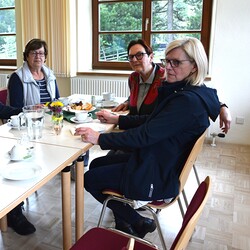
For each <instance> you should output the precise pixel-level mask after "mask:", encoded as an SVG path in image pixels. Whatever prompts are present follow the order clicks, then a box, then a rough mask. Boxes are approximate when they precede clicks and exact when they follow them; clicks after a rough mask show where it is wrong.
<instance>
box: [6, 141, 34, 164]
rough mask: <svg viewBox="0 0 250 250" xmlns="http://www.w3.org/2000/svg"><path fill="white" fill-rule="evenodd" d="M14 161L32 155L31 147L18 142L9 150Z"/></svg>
mask: <svg viewBox="0 0 250 250" xmlns="http://www.w3.org/2000/svg"><path fill="white" fill-rule="evenodd" d="M9 155H10V159H11V160H12V161H21V160H24V159H25V158H28V157H30V156H31V154H30V150H29V148H27V147H26V146H25V145H22V144H16V145H14V146H13V148H12V149H11V150H10V152H9Z"/></svg>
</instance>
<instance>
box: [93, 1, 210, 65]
mask: <svg viewBox="0 0 250 250" xmlns="http://www.w3.org/2000/svg"><path fill="white" fill-rule="evenodd" d="M92 2H93V6H92V7H93V15H92V16H93V29H94V31H93V68H94V69H130V66H129V64H128V62H127V46H128V44H129V42H130V41H131V40H134V39H139V38H142V39H144V40H146V41H147V43H148V44H150V45H151V46H152V48H153V51H154V61H155V62H160V59H161V58H162V57H164V50H165V48H166V45H167V44H168V43H169V42H170V41H172V40H175V39H177V38H180V37H183V36H193V37H197V38H198V39H200V40H201V41H202V43H203V45H204V47H205V50H206V52H207V55H208V54H209V40H210V28H211V16H212V0H127V1H121V0H120V1H118V0H93V1H92Z"/></svg>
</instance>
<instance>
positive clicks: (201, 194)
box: [170, 176, 211, 250]
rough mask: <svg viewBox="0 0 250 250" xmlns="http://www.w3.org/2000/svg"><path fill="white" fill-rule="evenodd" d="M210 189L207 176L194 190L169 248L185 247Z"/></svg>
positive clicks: (179, 249) (177, 249) (178, 248)
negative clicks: (179, 227)
mask: <svg viewBox="0 0 250 250" xmlns="http://www.w3.org/2000/svg"><path fill="white" fill-rule="evenodd" d="M210 189H211V179H210V177H209V176H207V177H206V179H205V180H204V181H203V182H202V183H201V184H200V185H199V187H198V189H197V190H196V192H195V194H194V196H193V198H192V200H191V202H190V204H189V206H188V208H187V211H186V213H185V216H184V218H183V222H182V226H181V229H180V230H179V232H178V234H177V236H176V238H175V240H174V242H173V244H172V246H171V248H170V250H181V249H185V248H186V246H187V244H188V242H189V240H190V238H191V236H192V234H193V232H194V228H195V226H196V224H197V222H198V220H199V218H200V216H201V213H202V211H203V209H204V206H205V204H206V202H207V199H208V196H209V192H210Z"/></svg>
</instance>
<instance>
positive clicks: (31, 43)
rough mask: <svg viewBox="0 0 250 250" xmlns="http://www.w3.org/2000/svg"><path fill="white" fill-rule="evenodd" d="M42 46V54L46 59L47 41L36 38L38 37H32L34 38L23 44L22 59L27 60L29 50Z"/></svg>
mask: <svg viewBox="0 0 250 250" xmlns="http://www.w3.org/2000/svg"><path fill="white" fill-rule="evenodd" d="M42 47H44V56H45V59H46V58H47V55H48V45H47V43H46V42H45V41H44V40H41V39H38V38H34V39H32V40H30V41H29V42H28V43H27V44H26V46H25V49H24V52H23V60H24V61H27V57H28V55H29V53H30V51H32V50H37V49H40V48H42Z"/></svg>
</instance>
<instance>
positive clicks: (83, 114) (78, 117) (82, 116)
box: [75, 111, 91, 122]
mask: <svg viewBox="0 0 250 250" xmlns="http://www.w3.org/2000/svg"><path fill="white" fill-rule="evenodd" d="M90 116H91V114H89V113H88V112H87V111H81V112H76V113H75V117H76V120H77V121H78V122H83V121H85V120H86V119H87V118H88V117H90Z"/></svg>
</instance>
